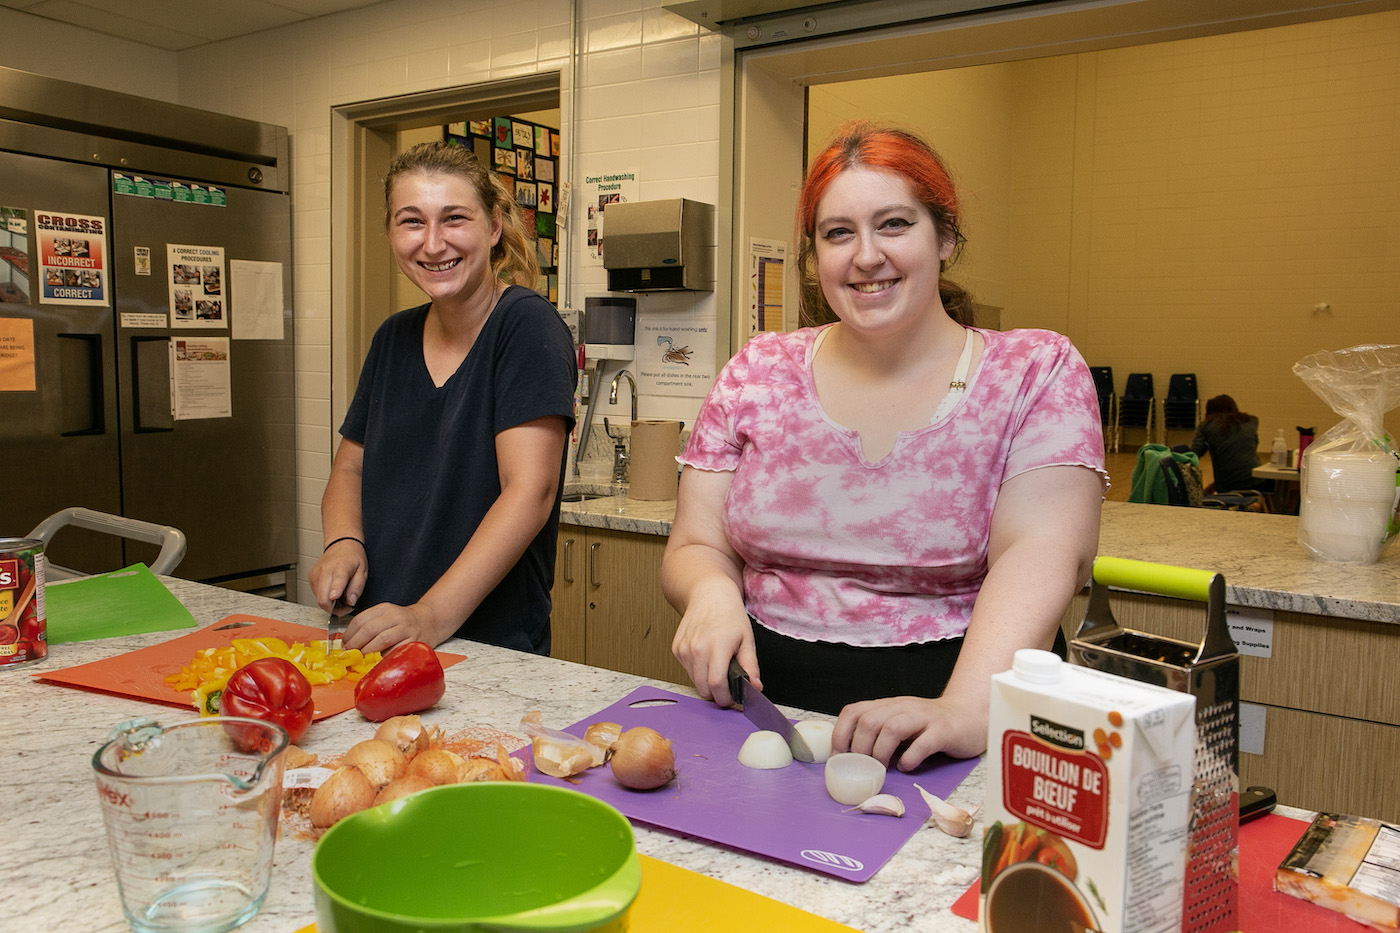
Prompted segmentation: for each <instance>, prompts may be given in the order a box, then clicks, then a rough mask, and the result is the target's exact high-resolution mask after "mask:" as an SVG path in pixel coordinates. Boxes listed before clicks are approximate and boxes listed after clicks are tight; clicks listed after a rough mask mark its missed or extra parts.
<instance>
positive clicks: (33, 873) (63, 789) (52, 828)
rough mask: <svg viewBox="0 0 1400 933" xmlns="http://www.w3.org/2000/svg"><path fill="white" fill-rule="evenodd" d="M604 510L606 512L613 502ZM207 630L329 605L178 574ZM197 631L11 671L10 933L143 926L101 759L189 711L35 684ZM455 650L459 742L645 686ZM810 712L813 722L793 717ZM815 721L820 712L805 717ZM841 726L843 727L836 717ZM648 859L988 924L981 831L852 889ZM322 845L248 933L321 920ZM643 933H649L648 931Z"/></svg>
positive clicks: (442, 711)
mask: <svg viewBox="0 0 1400 933" xmlns="http://www.w3.org/2000/svg"><path fill="white" fill-rule="evenodd" d="M600 501H601V500H600ZM163 579H164V580H165V582H166V584H167V585H168V586H169V588H170V590H171V592H173V593H174V594H175V595H176V596H177V597H178V598H179V599H180V600H181V602H183V603H184V604H185V605H186V606H187V607H188V608H189V609H190V611H191V613H192V614H193V615H194V617H195V619H196V621H197V623H198V624H199V625H201V626H203V625H208V624H210V623H213V622H216V621H218V620H219V619H222V618H224V617H225V616H228V615H230V614H233V613H247V614H250V615H257V616H263V617H275V618H280V619H285V620H287V621H291V622H299V623H302V624H306V625H315V626H321V625H324V623H325V615H324V613H322V612H320V611H319V610H317V609H316V608H315V607H308V606H299V605H296V604H293V603H287V602H282V601H277V600H271V599H265V598H263V597H259V596H251V595H248V594H244V593H237V592H234V591H231V590H225V589H220V588H216V587H212V586H205V585H202V584H197V583H189V582H186V581H181V580H175V579H171V578H163ZM182 634H186V630H180V631H175V632H164V633H157V634H151V635H133V636H124V637H118V638H109V639H104V640H99V641H92V642H83V643H76V644H63V645H56V646H53V647H52V648H51V649H50V653H49V657H48V658H46V659H44V660H43V661H39V662H33V663H30V664H26V665H20V666H18V667H13V668H0V710H3V711H4V715H3V718H0V747H3V749H4V768H3V771H0V774H3V775H4V785H5V787H6V793H7V797H6V804H7V811H8V813H9V816H8V818H7V819H6V821H5V832H4V833H3V834H0V864H3V865H5V866H6V876H5V879H6V880H5V890H6V893H7V896H6V902H5V917H6V918H7V919H6V921H5V922H4V923H0V926H3V927H4V928H6V929H17V930H18V929H24V930H59V929H69V928H77V927H81V928H82V929H83V930H85V931H89V933H125V931H127V930H128V927H127V924H126V921H125V919H124V918H123V916H122V912H121V907H120V905H119V903H118V900H117V891H116V882H115V878H114V876H113V873H112V864H111V860H110V857H109V855H108V850H107V841H106V838H105V835H104V830H103V827H102V817H101V813H100V811H99V809H98V803H97V793H96V790H95V788H94V785H93V778H92V769H91V758H92V755H93V753H94V752H95V751H96V750H97V748H98V747H99V746H100V745H101V744H102V743H103V742H104V741H105V740H106V737H107V733H108V730H109V729H110V727H111V726H112V725H114V724H115V723H118V722H121V721H124V720H127V719H131V718H133V717H136V716H143V715H145V716H155V717H158V718H161V719H162V720H163V721H166V722H171V721H175V720H177V719H181V718H184V713H183V711H181V710H178V709H176V708H174V707H169V706H161V705H158V704H152V703H147V702H144V701H141V700H136V699H132V698H129V697H121V696H114V695H108V694H103V693H95V692H90V691H86V690H79V689H74V688H70V687H64V686H58V685H53V684H46V683H43V682H40V681H37V680H35V679H34V678H33V677H32V676H31V675H33V674H37V673H42V672H43V671H45V670H56V669H58V668H61V667H68V666H71V665H75V664H82V663H85V662H88V661H94V660H98V659H100V658H104V657H109V656H111V655H114V654H118V653H121V652H125V651H131V650H134V649H137V648H143V647H145V646H147V645H151V644H155V643H158V642H160V641H163V640H166V639H169V638H172V637H176V636H178V635H182ZM443 648H444V650H447V651H453V652H456V653H459V654H465V655H467V660H466V661H463V662H461V663H459V664H456V665H453V666H452V667H450V668H448V669H447V680H448V688H447V695H446V696H445V697H444V699H443V700H442V702H441V703H439V704H438V705H437V706H436V707H434V708H433V709H431V710H429V711H428V712H426V713H424V714H423V718H424V720H425V721H427V722H428V723H430V724H433V725H443V726H445V727H447V729H448V730H449V731H457V730H460V729H466V728H469V727H471V726H485V727H491V728H495V729H498V730H501V731H504V732H511V733H515V734H519V721H520V717H521V716H522V715H523V714H524V713H526V712H529V711H530V710H535V709H538V710H541V711H542V712H543V714H544V719H545V721H546V722H547V723H551V724H568V723H572V722H576V721H578V720H580V719H582V718H584V717H585V716H588V715H590V714H592V713H594V712H596V711H597V710H599V709H602V708H604V707H606V706H608V705H609V704H611V703H613V702H615V701H616V700H617V699H619V698H620V697H622V696H625V695H626V694H627V693H629V692H630V691H631V690H633V689H634V688H636V687H637V686H640V685H642V684H647V683H652V684H654V685H656V686H662V687H664V688H665V689H668V690H672V691H682V690H683V688H680V687H677V686H676V685H675V684H661V683H660V682H659V681H648V680H645V679H644V678H640V677H635V676H633V675H630V674H621V673H616V672H613V671H605V670H600V669H597V668H592V667H586V666H583V665H580V664H573V663H570V662H566V661H558V660H553V659H550V658H541V657H537V656H535V655H530V654H523V653H520V652H516V651H510V650H507V649H503V648H496V647H492V646H488V645H481V644H477V643H475V642H466V641H460V640H455V639H454V640H453V641H449V642H448V643H446V644H445V645H443ZM793 715H797V711H793ZM804 715H805V714H804ZM827 718H829V717H827ZM371 734H372V732H371V730H370V727H369V725H368V724H367V723H365V722H364V721H363V720H362V719H361V718H360V717H359V716H358V714H355V713H353V712H350V713H345V714H342V715H339V716H333V717H331V718H329V719H325V720H322V721H320V722H318V723H316V724H315V725H314V726H313V727H312V729H311V731H310V732H309V733H308V734H307V736H306V738H305V739H304V740H303V742H302V745H303V746H304V747H305V748H306V749H307V750H309V751H312V752H316V753H320V754H326V755H334V754H340V753H341V752H343V751H344V750H345V749H347V748H348V747H349V746H350V745H352V744H354V742H357V741H359V740H361V739H364V738H367V737H369V736H370V735H371ZM982 780H983V768H982V766H981V765H978V766H977V768H975V769H974V770H973V772H972V774H971V776H970V777H969V778H968V779H967V780H965V781H964V782H963V783H962V785H960V786H959V788H958V789H957V790H956V791H955V792H954V793H953V795H952V800H953V801H954V802H956V803H958V804H960V805H963V806H966V807H969V808H970V807H972V806H976V805H979V804H980V803H981V799H982ZM636 834H637V848H638V850H639V851H640V852H642V853H643V854H645V855H649V856H652V857H655V858H658V859H661V860H662V861H666V862H670V863H672V864H675V865H679V866H681V867H683V868H687V869H690V870H691V871H696V872H699V873H701V874H704V875H708V876H710V877H712V878H717V879H719V880H722V881H725V882H728V883H730V884H734V885H737V886H739V887H742V888H746V889H748V890H750V891H753V892H756V893H758V894H762V895H764V896H767V897H770V898H774V899H776V900H779V901H783V902H785V903H788V904H791V905H794V906H797V907H801V908H802V909H805V910H808V911H811V912H813V913H816V914H820V915H822V916H824V917H827V918H829V919H831V920H835V921H837V922H840V923H844V924H847V925H849V926H852V927H855V928H857V929H860V930H865V931H870V933H881V931H906V930H913V931H940V933H942V931H950V933H971V931H973V930H975V928H976V925H975V924H974V923H972V922H970V921H967V920H963V919H960V918H958V917H956V916H954V915H953V914H952V913H951V912H950V911H949V910H948V908H949V906H950V905H951V904H952V903H953V901H954V900H956V899H957V897H958V896H959V895H961V894H962V893H963V891H965V890H966V889H967V887H968V886H969V885H970V884H971V883H972V882H973V881H974V880H975V879H976V878H977V875H978V866H979V862H980V858H979V856H980V846H979V840H980V839H981V835H982V833H981V828H980V826H978V827H974V829H973V832H972V835H971V836H969V837H968V838H967V839H961V840H959V839H953V838H951V837H949V836H946V835H944V834H942V833H940V832H938V831H937V830H934V829H921V830H919V831H918V832H916V833H915V834H914V837H913V838H912V839H911V840H910V841H909V842H908V843H906V844H905V846H904V847H903V848H902V849H901V850H900V851H899V852H898V853H897V854H896V855H895V856H894V857H893V858H892V859H891V860H890V862H889V863H888V864H886V865H885V866H884V867H883V868H882V869H880V871H879V872H878V873H876V875H875V876H874V877H873V878H872V879H871V880H870V881H868V882H866V883H865V884H850V883H847V882H843V881H838V880H835V879H832V878H830V877H828V876H825V875H820V874H815V873H812V872H808V871H803V870H801V869H798V868H794V867H791V866H788V865H786V864H783V863H780V862H774V861H769V860H767V859H763V858H758V857H753V856H749V855H746V854H744V853H743V852H740V851H737V850H733V849H728V848H724V847H720V846H716V845H713V844H710V843H707V842H704V841H702V840H699V839H696V838H692V837H688V836H681V835H676V834H671V833H666V832H661V831H657V830H651V829H648V828H646V827H645V826H640V825H639V826H637V828H636ZM312 848H313V843H311V842H310V841H308V840H306V839H304V838H301V837H299V836H297V835H295V834H292V833H287V832H284V833H283V834H282V836H281V838H280V839H279V840H278V843H277V849H276V868H275V874H274V877H273V881H272V886H271V890H270V891H269V893H268V897H267V901H266V903H265V904H264V906H263V908H262V910H261V911H260V912H259V913H258V915H257V916H255V917H254V918H253V919H252V920H251V921H250V922H249V923H248V924H247V925H246V926H244V927H242V928H241V929H242V930H246V931H247V933H294V931H297V930H300V929H301V928H302V927H303V926H305V925H307V924H309V923H311V922H313V921H314V919H315V908H314V903H313V887H312V881H311V877H310V856H311V850H312ZM639 933H641V931H639Z"/></svg>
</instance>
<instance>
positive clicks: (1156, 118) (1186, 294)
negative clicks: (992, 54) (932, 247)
mask: <svg viewBox="0 0 1400 933" xmlns="http://www.w3.org/2000/svg"><path fill="white" fill-rule="evenodd" d="M910 102H915V103H912V104H911V103H910ZM809 107H810V126H811V129H812V136H813V138H814V139H817V140H818V141H819V140H820V139H822V138H825V137H826V136H827V135H828V134H829V132H830V128H831V126H832V125H833V124H834V123H835V122H836V121H838V120H839V119H842V118H843V117H845V116H846V115H848V114H849V115H865V116H879V117H885V118H890V119H898V120H901V121H903V122H907V123H910V124H912V125H914V126H917V127H919V128H921V129H922V130H923V131H924V132H925V133H926V134H927V135H928V137H929V138H930V140H931V141H933V142H934V144H935V146H936V147H937V148H939V149H940V151H941V152H942V153H943V155H944V156H945V158H946V159H947V160H948V162H949V163H950V165H951V167H952V169H953V172H954V175H955V177H956V178H957V179H958V181H959V183H960V185H961V187H962V190H963V192H964V195H963V196H964V200H965V204H966V212H967V230H966V232H967V234H968V237H969V239H970V242H969V244H968V247H967V251H966V255H965V261H964V263H963V264H962V265H961V266H960V267H958V268H956V269H955V270H954V273H953V274H954V276H955V277H958V278H960V280H961V281H963V282H964V284H966V285H968V286H969V287H970V288H972V290H973V292H974V295H975V296H976V297H977V298H978V299H979V300H981V301H983V302H985V303H988V304H992V305H1001V306H1004V307H1005V309H1006V310H1005V312H1004V313H1003V316H1002V324H1003V326H1008V327H1010V326H1037V327H1049V328H1052V329H1055V330H1060V331H1063V332H1064V333H1067V334H1068V335H1069V336H1070V337H1071V338H1072V339H1073V340H1074V341H1075V343H1076V345H1078V346H1079V348H1080V349H1081V350H1082V351H1083V353H1084V356H1085V358H1086V359H1087V360H1088V362H1089V363H1090V364H1091V365H1107V366H1112V367H1113V369H1114V374H1115V377H1116V380H1117V383H1118V388H1119V390H1120V391H1121V390H1122V387H1123V382H1124V380H1125V379H1126V376H1127V374H1128V373H1129V372H1151V373H1153V374H1154V376H1155V378H1156V381H1157V391H1158V395H1159V396H1160V395H1162V394H1164V393H1165V391H1166V384H1167V380H1168V378H1169V377H1170V375H1171V374H1172V373H1174V372H1194V373H1196V374H1197V378H1198V381H1199V384H1200V388H1201V392H1202V395H1203V396H1210V395H1216V394H1219V393H1222V392H1225V393H1229V394H1231V395H1233V396H1235V398H1236V400H1237V401H1238V402H1239V403H1240V405H1241V407H1243V408H1245V409H1247V410H1249V411H1252V412H1254V413H1256V414H1258V415H1260V417H1261V420H1262V430H1261V434H1262V435H1263V437H1262V441H1263V443H1264V445H1265V446H1267V439H1268V438H1269V437H1271V436H1272V435H1273V433H1274V431H1275V429H1277V428H1285V429H1286V431H1287V435H1288V436H1290V437H1292V438H1294V439H1296V433H1295V432H1294V430H1293V429H1294V427H1295V426H1296V425H1299V424H1310V425H1315V426H1317V427H1318V428H1319V430H1322V429H1325V428H1327V427H1330V426H1331V425H1332V424H1334V423H1335V422H1336V421H1337V420H1338V418H1337V416H1336V415H1334V414H1333V413H1332V412H1331V411H1330V409H1328V408H1327V406H1326V405H1325V404H1324V403H1323V402H1322V401H1321V400H1320V399H1318V398H1317V397H1316V396H1315V395H1314V394H1313V393H1312V392H1311V391H1310V390H1309V389H1308V388H1307V387H1306V386H1304V385H1303V383H1302V382H1301V381H1300V380H1298V379H1297V377H1295V376H1294V375H1293V374H1292V371H1291V366H1292V364H1293V363H1294V362H1295V361H1296V360H1298V359H1300V358H1301V357H1303V356H1305V355H1307V354H1309V353H1312V352H1315V351H1317V350H1320V349H1337V348H1342V347H1348V346H1355V345H1359V344H1363V343H1381V342H1392V343H1393V342H1396V341H1397V340H1400V324H1397V323H1396V321H1397V311H1398V310H1400V308H1397V297H1400V13H1378V14H1372V15H1367V16H1357V17H1344V18H1340V19H1335V20H1329V21H1326V22H1321V23H1313V24H1304V25H1296V26H1284V27H1276V28H1272V29H1267V30H1260V31H1256V32H1247V33H1236V34H1231V35H1223V36H1215V37H1208V38H1199V39H1189V40H1183V41H1177V42H1167V43H1161V44H1157V45H1149V46H1140V47H1134V48H1126V49H1118V50H1111V51H1102V52H1092V53H1083V54H1078V55H1070V56H1060V57H1056V58H1048V59H1039V60H1032V61H1026V62H1016V63H1008V64H999V65H985V66H979V67H973V68H964V69H956V70H950V71H942V72H935V73H930V74H924V75H917V76H907V77H902V78H889V79H873V80H869V81H861V82H851V83H848V84H841V85H824V86H815V87H813V88H811V96H810V103H809ZM1323 302H1325V303H1327V304H1329V305H1330V306H1331V310H1330V311H1327V312H1317V311H1314V310H1313V309H1314V306H1315V305H1317V304H1319V303H1323ZM1392 422H1393V419H1392ZM1181 439H1182V438H1180V437H1178V436H1175V435H1174V436H1173V438H1172V440H1173V441H1174V442H1175V441H1179V440H1181Z"/></svg>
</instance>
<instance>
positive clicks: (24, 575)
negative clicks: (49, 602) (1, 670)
mask: <svg viewBox="0 0 1400 933" xmlns="http://www.w3.org/2000/svg"><path fill="white" fill-rule="evenodd" d="M45 623H46V616H45V614H44V542H42V541H39V540H37V539H34V538H0V667H3V666H5V665H7V664H22V663H23V662H25V661H37V660H38V659H39V658H42V657H43V656H44V655H46V654H48V653H49V643H48V627H47V625H46V624H45Z"/></svg>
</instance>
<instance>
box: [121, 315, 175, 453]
mask: <svg viewBox="0 0 1400 933" xmlns="http://www.w3.org/2000/svg"><path fill="white" fill-rule="evenodd" d="M131 376H132V379H131V409H132V411H131V414H132V430H133V431H134V432H135V433H137V434H147V433H151V432H154V431H173V430H175V412H174V411H173V410H172V407H171V403H170V338H169V337H166V336H160V337H132V338H131Z"/></svg>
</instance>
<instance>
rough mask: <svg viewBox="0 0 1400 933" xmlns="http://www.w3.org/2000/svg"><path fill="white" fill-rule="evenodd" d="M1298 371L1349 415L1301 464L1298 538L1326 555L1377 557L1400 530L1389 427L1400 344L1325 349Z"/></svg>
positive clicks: (1398, 390) (1396, 397) (1397, 460)
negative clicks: (1388, 419) (1386, 418)
mask: <svg viewBox="0 0 1400 933" xmlns="http://www.w3.org/2000/svg"><path fill="white" fill-rule="evenodd" d="M1293 372H1294V374H1295V375H1297V376H1298V378H1299V379H1302V380H1303V382H1304V383H1306V384H1307V386H1308V388H1310V389H1312V390H1313V391H1314V392H1316V393H1317V394H1318V396H1319V397H1320V398H1322V400H1323V401H1325V402H1326V403H1327V404H1328V405H1329V406H1331V408H1332V410H1333V411H1335V412H1336V413H1337V414H1338V415H1340V416H1341V417H1342V420H1341V421H1339V422H1337V423H1336V424H1335V425H1333V426H1332V427H1330V428H1328V429H1327V430H1326V431H1325V432H1323V433H1322V434H1321V435H1319V436H1318V437H1317V439H1316V440H1314V441H1313V442H1312V443H1311V444H1309V445H1308V447H1307V449H1306V451H1304V453H1303V459H1302V463H1300V464H1299V467H1300V471H1301V472H1300V474H1299V480H1300V486H1299V506H1300V508H1299V515H1298V543H1299V544H1301V545H1302V546H1303V547H1304V548H1305V549H1307V550H1308V551H1309V552H1310V553H1311V554H1313V555H1314V556H1315V557H1319V558H1322V559H1323V560H1332V561H1346V562H1361V563H1369V562H1373V561H1375V560H1378V559H1379V558H1380V554H1381V550H1382V548H1384V546H1385V543H1386V542H1387V541H1389V540H1390V539H1391V538H1392V537H1394V536H1395V534H1396V532H1397V531H1400V519H1397V515H1396V506H1397V502H1398V501H1400V489H1397V486H1396V468H1397V466H1398V465H1400V451H1398V450H1397V449H1396V445H1395V441H1394V439H1393V438H1392V437H1391V436H1390V434H1389V432H1387V431H1386V429H1385V415H1386V412H1388V411H1390V410H1391V409H1393V408H1396V407H1400V346H1389V345H1383V346H1359V347H1351V348H1348V349H1345V350H1324V351H1322V352H1320V353H1314V354H1311V355H1310V356H1306V357H1304V358H1303V359H1301V360H1299V361H1298V362H1297V363H1294V364H1293Z"/></svg>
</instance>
